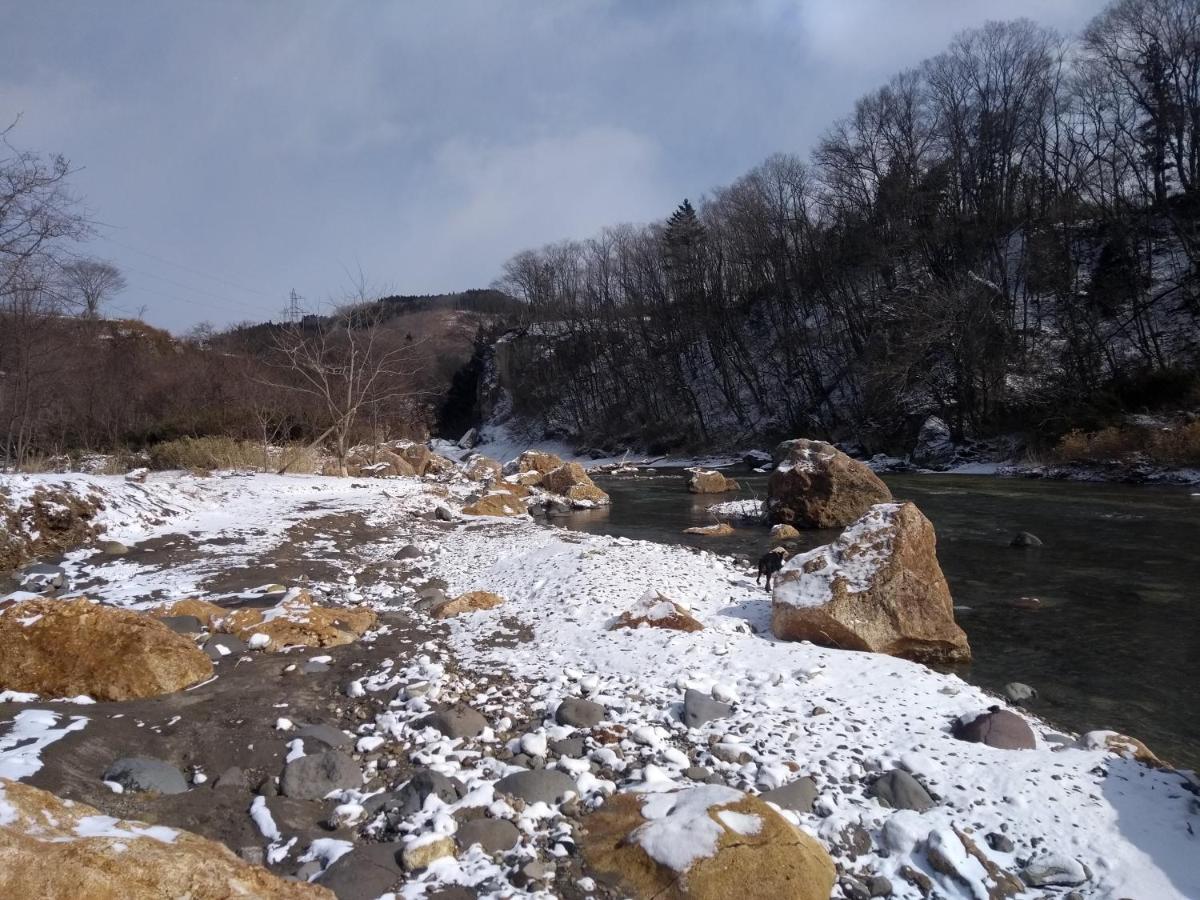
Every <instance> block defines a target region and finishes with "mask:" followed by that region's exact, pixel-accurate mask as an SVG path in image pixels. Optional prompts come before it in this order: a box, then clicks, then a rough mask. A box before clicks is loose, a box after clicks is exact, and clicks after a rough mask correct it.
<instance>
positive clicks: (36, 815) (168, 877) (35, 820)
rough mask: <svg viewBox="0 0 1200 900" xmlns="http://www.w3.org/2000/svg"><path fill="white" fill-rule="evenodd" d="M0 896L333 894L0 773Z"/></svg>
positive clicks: (304, 897)
mask: <svg viewBox="0 0 1200 900" xmlns="http://www.w3.org/2000/svg"><path fill="white" fill-rule="evenodd" d="M0 809H6V810H11V811H12V812H11V815H10V816H8V817H6V818H4V819H0V897H5V898H12V900H18V898H28V900H84V898H86V900H164V898H184V897H186V898H187V900H228V898H233V897H244V898H255V900H333V894H332V893H331V892H330V891H328V890H326V889H325V888H323V887H318V886H317V885H313V884H304V883H301V882H290V881H284V880H283V879H281V878H277V877H275V876H274V875H272V874H271V873H270V872H268V871H267V870H266V869H264V868H262V867H261V866H253V865H250V864H249V863H246V862H243V861H242V860H240V859H238V857H237V856H235V855H234V854H233V853H231V852H230V851H229V850H228V849H227V848H226V847H225V846H223V845H222V844H218V843H217V842H215V841H210V840H208V839H207V838H202V837H200V836H199V835H195V834H190V833H189V832H186V831H178V830H176V829H173V828H164V827H162V826H149V825H146V824H144V823H142V822H130V821H120V820H114V819H111V818H109V817H108V816H103V815H101V814H100V813H99V811H98V810H95V809H93V808H92V807H90V806H86V805H84V804H82V803H72V802H71V801H69V800H60V799H59V798H58V797H55V796H54V795H53V794H48V793H46V792H45V791H41V790H38V789H37V788H34V787H30V786H29V785H26V784H21V783H20V782H16V781H9V780H7V779H3V778H0Z"/></svg>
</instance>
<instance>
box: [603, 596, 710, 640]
mask: <svg viewBox="0 0 1200 900" xmlns="http://www.w3.org/2000/svg"><path fill="white" fill-rule="evenodd" d="M642 625H646V626H649V627H651V628H669V629H671V630H672V631H701V630H703V629H704V626H703V625H701V624H700V623H699V622H697V621H696V620H695V619H693V618H692V616H691V614H690V613H689V612H688V611H687V610H686V609H685V608H684V607H682V606H680V605H679V604H678V603H676V602H675V601H674V600H672V599H671V598H670V597H668V596H667V595H666V594H663V593H662V592H660V591H647V592H646V593H645V594H643V595H642V596H641V599H639V600H638V602H637V604H636V605H635V606H634V607H633V609H631V610H628V611H627V612H623V613H621V615H620V617H619V618H618V619H617V620H616V622H614V623H613V624H612V626H611V629H616V628H638V627H640V626H642Z"/></svg>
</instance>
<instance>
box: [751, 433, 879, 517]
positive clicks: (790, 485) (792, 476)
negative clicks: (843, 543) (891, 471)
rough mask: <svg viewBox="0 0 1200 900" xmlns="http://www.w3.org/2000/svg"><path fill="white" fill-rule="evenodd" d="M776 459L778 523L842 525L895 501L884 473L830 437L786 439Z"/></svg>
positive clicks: (772, 488)
mask: <svg viewBox="0 0 1200 900" xmlns="http://www.w3.org/2000/svg"><path fill="white" fill-rule="evenodd" d="M775 457H776V459H777V460H779V464H778V465H777V466H776V467H775V471H773V472H772V473H771V477H770V478H769V479H768V481H767V516H768V518H769V519H770V521H771V522H772V523H776V524H777V523H785V524H789V525H798V526H801V527H805V528H839V527H841V526H843V525H849V524H850V523H851V522H853V521H855V520H856V519H858V518H859V517H861V516H862V515H863V514H864V513H866V511H867V510H868V509H870V508H871V506H873V505H874V504H876V503H884V502H886V501H888V500H891V499H892V492H891V491H890V490H888V486H887V485H886V484H884V483H883V482H882V481H880V480H879V476H878V475H876V474H875V473H874V472H872V471H871V470H870V469H869V468H868V467H867V466H866V465H864V464H863V463H861V462H859V461H858V460H855V459H851V458H850V457H849V456H847V455H846V454H845V453H843V452H842V451H841V450H838V449H837V448H836V447H834V446H833V445H831V444H826V443H825V442H824V441H809V440H805V439H804V438H799V439H797V440H794V441H784V442H783V443H782V444H780V445H779V446H778V447H777V448H776V449H775Z"/></svg>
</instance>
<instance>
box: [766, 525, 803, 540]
mask: <svg viewBox="0 0 1200 900" xmlns="http://www.w3.org/2000/svg"><path fill="white" fill-rule="evenodd" d="M799 537H800V532H799V531H797V530H796V529H795V528H793V527H792V526H791V525H787V524H785V523H783V522H780V523H779V524H778V525H774V526H772V527H771V542H772V543H782V542H783V541H794V540H797V539H798V538H799Z"/></svg>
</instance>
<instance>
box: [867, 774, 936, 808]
mask: <svg viewBox="0 0 1200 900" xmlns="http://www.w3.org/2000/svg"><path fill="white" fill-rule="evenodd" d="M867 796H868V797H874V798H875V799H876V800H878V801H879V802H880V803H881V804H882V805H884V806H887V807H890V808H891V809H915V810H916V811H917V812H925V810H927V809H933V807H934V806H936V805H937V803H936V802H935V801H934V799H933V797H931V796H930V795H929V791H927V790H925V786H924V785H922V784H921V782H919V781H917V779H915V778H913V777H912V775H910V774H908V772H905V771H904V770H903V769H892V770H891V771H889V772H884V773H883V774H882V775H880V776H879V778H877V779H876V780H875V783H874V784H872V785H871V786H870V787H869V788H867Z"/></svg>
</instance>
